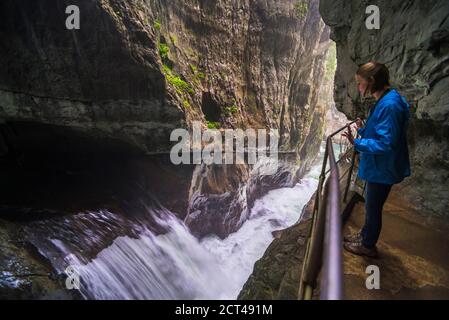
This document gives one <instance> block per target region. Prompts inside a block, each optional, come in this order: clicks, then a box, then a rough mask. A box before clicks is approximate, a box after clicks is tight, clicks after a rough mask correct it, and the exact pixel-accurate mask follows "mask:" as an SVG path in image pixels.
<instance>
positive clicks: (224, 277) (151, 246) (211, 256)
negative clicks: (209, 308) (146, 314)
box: [54, 164, 320, 299]
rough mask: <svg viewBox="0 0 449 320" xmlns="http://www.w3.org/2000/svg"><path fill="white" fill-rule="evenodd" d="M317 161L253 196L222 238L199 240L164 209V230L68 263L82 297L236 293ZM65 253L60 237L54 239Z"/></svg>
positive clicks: (308, 192)
mask: <svg viewBox="0 0 449 320" xmlns="http://www.w3.org/2000/svg"><path fill="white" fill-rule="evenodd" d="M319 170H320V164H317V165H316V166H314V167H313V168H312V170H311V171H310V172H309V173H308V174H307V175H306V176H305V177H304V178H303V179H302V180H301V181H300V182H299V183H298V184H297V185H296V186H294V187H293V188H281V189H276V190H272V191H270V192H268V194H266V195H265V196H264V197H262V198H261V199H258V200H256V202H255V204H254V207H253V208H252V210H251V212H250V218H249V220H247V221H246V222H245V223H244V224H243V225H242V227H241V228H240V229H239V230H238V231H237V232H235V233H233V234H230V235H229V236H228V237H227V238H226V239H224V240H221V239H219V238H218V237H207V238H204V239H203V240H202V241H201V242H200V241H198V240H197V239H196V238H195V237H194V236H192V235H191V234H190V232H189V231H188V229H187V227H186V226H185V225H184V223H183V222H182V221H180V220H179V219H177V218H176V217H174V216H170V215H167V216H166V217H164V219H163V220H161V223H163V224H164V225H165V226H166V227H168V229H169V232H168V233H166V234H164V235H158V236H155V235H154V234H153V233H151V232H150V231H145V232H143V233H141V234H140V237H139V238H138V239H134V238H130V237H118V238H117V239H115V240H114V242H113V244H112V245H111V246H109V247H108V248H106V249H104V250H102V251H101V252H100V253H99V254H98V255H97V256H96V257H95V259H94V260H92V261H91V262H89V263H87V264H82V263H80V261H78V260H77V259H76V257H74V256H73V255H72V256H70V259H71V260H70V261H69V262H70V264H71V265H73V266H75V268H76V270H77V271H78V272H79V274H80V278H81V293H82V295H83V296H84V297H85V298H88V299H236V298H237V296H238V293H239V292H240V290H241V288H242V286H243V285H244V283H245V282H246V280H247V279H248V277H249V275H250V274H251V272H252V270H253V266H254V263H255V262H256V261H257V260H258V259H260V258H261V257H262V255H263V253H264V252H265V250H266V249H267V247H268V246H269V244H270V243H271V242H272V240H273V236H272V232H273V231H275V230H279V229H284V228H286V227H288V226H291V225H292V224H294V223H295V222H297V221H298V219H300V215H301V212H302V209H303V207H304V206H305V205H306V204H307V202H308V201H309V199H310V198H311V196H312V195H313V192H314V191H315V190H316V187H317V185H318V175H319ZM54 245H55V246H58V247H59V248H60V249H61V251H63V252H65V254H68V255H70V252H69V251H66V250H65V249H64V245H63V244H62V242H61V241H60V240H54Z"/></svg>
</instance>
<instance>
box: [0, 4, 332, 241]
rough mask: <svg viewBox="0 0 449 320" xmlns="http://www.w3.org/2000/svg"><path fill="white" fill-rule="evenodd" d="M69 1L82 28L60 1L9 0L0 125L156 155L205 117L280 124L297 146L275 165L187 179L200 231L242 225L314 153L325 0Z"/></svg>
mask: <svg viewBox="0 0 449 320" xmlns="http://www.w3.org/2000/svg"><path fill="white" fill-rule="evenodd" d="M70 4H74V5H77V6H78V7H79V8H80V14H81V29H80V30H67V29H66V27H65V19H66V18H67V14H66V13H65V9H66V5H67V4H66V3H65V2H63V1H59V0H49V1H30V0H19V1H12V0H7V1H2V2H1V4H0V35H1V38H2V42H3V44H4V45H2V46H0V58H1V59H2V62H3V63H2V64H1V66H0V120H1V121H2V122H3V121H6V122H11V121H24V120H26V121H33V122H36V123H45V124H51V125H58V126H63V127H70V128H75V129H77V130H82V131H84V133H85V134H87V135H88V136H89V135H90V136H92V137H103V136H106V137H113V138H118V139H121V140H123V141H125V142H127V143H131V144H133V145H134V146H137V147H138V148H139V149H141V150H142V151H144V152H147V153H149V152H155V151H169V150H170V141H169V135H170V133H171V131H172V130H173V129H175V128H179V127H185V128H190V127H191V124H192V121H195V120H198V121H201V122H202V123H203V129H205V128H207V127H214V128H243V129H245V128H255V129H257V128H275V129H279V132H280V137H281V139H280V144H281V145H280V149H281V150H282V151H288V152H292V153H293V156H294V157H293V165H291V164H283V165H281V167H280V168H281V169H280V170H279V171H278V173H277V174H276V175H273V176H271V177H270V176H259V175H258V174H257V173H256V174H254V172H253V173H251V170H252V168H250V167H248V166H244V167H238V166H230V167H227V166H202V168H197V171H198V172H199V174H194V175H193V180H192V181H191V183H188V184H183V185H182V186H181V187H179V186H177V190H179V189H182V192H181V194H182V196H185V194H187V192H188V191H189V194H190V196H189V199H186V200H187V201H188V202H189V205H188V208H187V210H186V211H187V212H181V213H180V214H179V216H180V217H184V216H185V215H186V214H187V218H186V222H187V223H188V224H189V225H190V227H191V228H192V230H193V231H194V232H195V233H196V234H197V235H198V236H201V235H204V234H207V233H216V234H219V235H222V236H224V235H226V234H228V233H229V232H232V231H234V230H236V229H237V228H238V227H239V226H240V225H241V223H242V222H243V221H244V220H245V219H246V217H247V216H246V215H247V209H248V208H249V207H251V205H252V203H253V202H254V200H255V198H256V197H258V196H260V195H261V194H263V193H264V192H266V191H268V190H269V189H271V188H274V187H276V186H279V185H288V184H291V183H292V182H294V181H295V179H298V177H300V176H301V175H302V173H303V172H304V171H305V169H306V168H307V167H308V166H309V164H310V162H311V161H312V160H313V158H314V157H315V155H316V153H317V152H318V149H319V144H320V141H321V138H322V134H323V116H324V113H325V110H324V109H325V106H323V105H321V107H320V106H319V104H318V97H319V88H320V84H321V83H322V80H323V76H324V61H325V56H326V52H327V49H328V45H329V29H328V28H326V27H325V25H324V23H323V21H322V20H321V18H320V15H319V12H318V1H317V0H307V1H306V0H304V1H302V0H301V1H293V0H282V1H250V0H246V1H238V2H235V1H231V0H216V1H206V0H189V1H164V0H151V1H150V0H136V1H131V0H128V1H122V0H102V1H100V0H98V1H81V0H74V1H72V2H71V3H70ZM8 130H9V129H7V128H6V127H5V130H3V131H4V132H9V131H8ZM3 136H4V138H2V139H0V155H3V154H6V153H7V152H8V143H9V142H8V141H6V140H7V139H8V134H3ZM3 136H2V137H3ZM3 140H5V141H3ZM25 142H26V141H25ZM198 172H197V173H198ZM220 177H226V178H225V179H221V178H220ZM248 179H250V182H249V183H247V180H248ZM183 183H184V182H183ZM247 184H248V185H249V186H248V187H246V185H247ZM209 200H210V201H209ZM231 203H232V205H230V204H231ZM181 207H185V205H181ZM210 213H213V214H210ZM204 219H206V220H204ZM211 220H213V221H215V222H214V223H210V224H209V222H211ZM195 226H198V227H195ZM204 226H209V227H207V228H206V227H204Z"/></svg>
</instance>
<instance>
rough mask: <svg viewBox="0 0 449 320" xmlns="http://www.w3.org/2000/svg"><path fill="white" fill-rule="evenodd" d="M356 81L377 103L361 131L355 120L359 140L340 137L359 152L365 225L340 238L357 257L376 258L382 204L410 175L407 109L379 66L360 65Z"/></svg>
mask: <svg viewBox="0 0 449 320" xmlns="http://www.w3.org/2000/svg"><path fill="white" fill-rule="evenodd" d="M356 81H357V86H358V90H359V92H360V94H361V95H362V96H363V97H366V96H369V95H371V96H373V97H374V98H375V99H376V100H377V103H376V104H375V105H374V106H373V107H372V108H371V110H370V114H369V117H368V119H367V121H366V125H365V128H362V121H361V120H360V119H357V122H356V124H357V128H358V129H357V132H358V134H359V135H360V136H361V138H360V139H354V137H353V135H352V132H351V130H349V128H348V131H347V132H345V133H344V134H343V135H344V136H345V137H346V138H347V139H348V140H349V142H350V143H351V144H353V145H354V147H355V150H356V151H358V152H360V163H359V171H358V176H359V178H361V179H362V180H365V181H366V182H367V184H366V197H365V211H366V214H365V225H364V226H363V228H362V230H361V231H360V232H358V233H356V234H354V235H350V236H346V237H345V238H344V239H345V244H344V247H345V249H346V250H348V251H350V252H352V253H354V254H357V255H364V256H369V257H376V256H377V248H376V243H377V240H378V239H379V235H380V231H381V228H382V208H383V205H384V203H385V201H386V200H387V197H388V194H389V193H390V190H391V187H392V186H393V185H394V184H397V183H400V182H401V181H402V180H404V178H405V177H408V176H410V162H409V155H408V148H407V137H406V132H407V127H408V120H409V117H410V113H409V108H410V107H409V105H408V103H407V102H406V100H405V99H404V98H403V97H401V96H400V95H399V93H398V92H397V91H396V90H394V89H391V88H390V80H389V72H388V69H387V67H386V66H385V65H383V64H381V63H377V62H368V63H366V64H364V65H362V66H360V68H359V69H358V71H357V73H356Z"/></svg>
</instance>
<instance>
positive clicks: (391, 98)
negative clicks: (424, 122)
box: [383, 89, 410, 119]
mask: <svg viewBox="0 0 449 320" xmlns="http://www.w3.org/2000/svg"><path fill="white" fill-rule="evenodd" d="M383 100H384V102H387V101H388V102H393V103H394V104H395V105H397V106H398V107H400V108H401V109H402V110H403V111H405V112H406V115H407V119H408V118H409V117H410V112H409V111H410V105H409V104H408V102H407V100H405V98H404V97H403V96H401V95H400V94H399V92H398V91H397V90H396V89H392V90H391V91H390V92H388V94H387V95H386V96H385V97H384V98H383Z"/></svg>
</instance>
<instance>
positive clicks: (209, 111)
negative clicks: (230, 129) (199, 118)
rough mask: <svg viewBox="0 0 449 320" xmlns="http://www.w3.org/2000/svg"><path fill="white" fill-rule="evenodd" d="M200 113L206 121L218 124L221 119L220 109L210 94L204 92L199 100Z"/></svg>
mask: <svg viewBox="0 0 449 320" xmlns="http://www.w3.org/2000/svg"><path fill="white" fill-rule="evenodd" d="M201 111H203V114H204V117H205V118H206V121H211V122H218V121H220V117H221V109H220V106H219V105H218V103H217V102H216V101H215V100H214V99H213V97H212V95H211V93H210V92H204V93H203V97H202V100H201Z"/></svg>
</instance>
